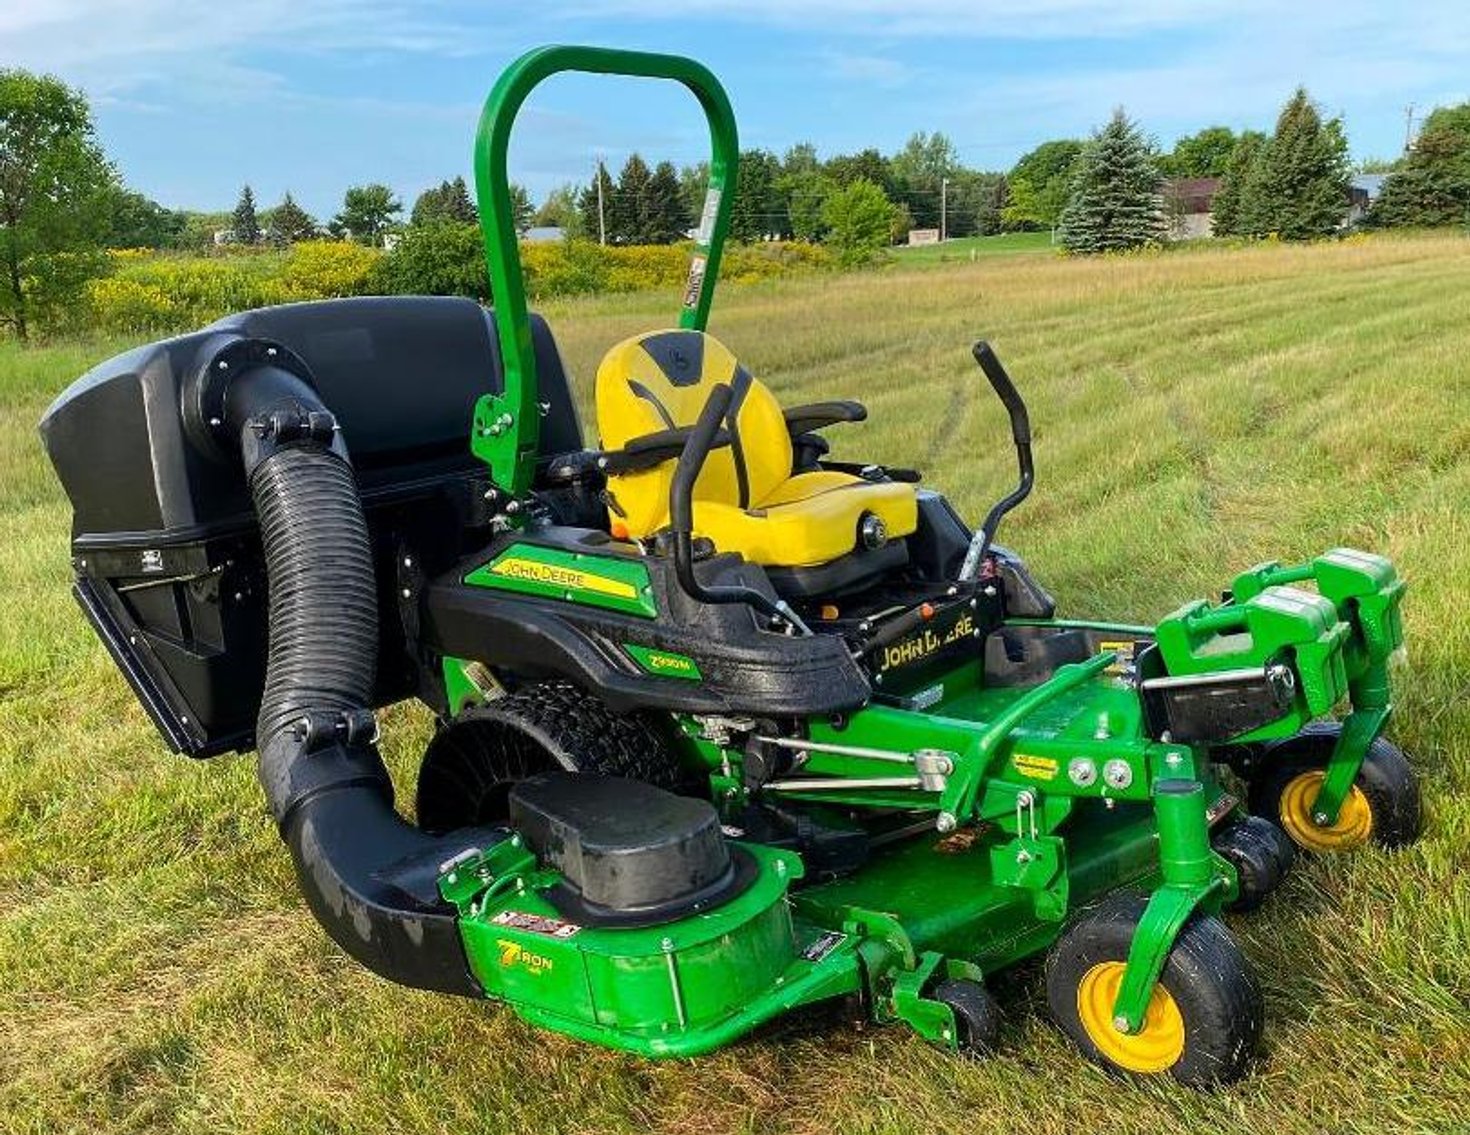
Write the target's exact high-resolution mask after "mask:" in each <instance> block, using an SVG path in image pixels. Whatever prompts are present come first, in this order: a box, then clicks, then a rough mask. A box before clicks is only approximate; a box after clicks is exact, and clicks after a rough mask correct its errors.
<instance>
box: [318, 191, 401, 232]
mask: <svg viewBox="0 0 1470 1135" xmlns="http://www.w3.org/2000/svg"><path fill="white" fill-rule="evenodd" d="M401 212H403V202H402V201H400V200H398V198H397V197H395V196H394V195H393V190H391V189H389V188H388V187H387V186H386V185H380V184H378V183H376V182H374V183H373V184H371V185H354V186H353V187H352V188H351V189H349V190H348V191H347V192H346V193H345V194H343V197H342V211H341V212H339V213H338V214H337V215H336V217H334V218H333V220H332V226H333V228H334V229H335V230H336V231H338V232H340V233H344V234H350V236H351V237H352V239H353V240H355V241H357V242H358V243H359V244H369V245H372V246H374V247H380V246H381V245H382V243H383V235H384V234H385V233H386V232H387V231H388V229H389V228H390V227H391V226H392V224H393V219H394V218H395V217H397V216H398V214H399V213H401Z"/></svg>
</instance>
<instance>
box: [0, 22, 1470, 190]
mask: <svg viewBox="0 0 1470 1135" xmlns="http://www.w3.org/2000/svg"><path fill="white" fill-rule="evenodd" d="M550 42H562V43H568V42H585V43H596V44H603V45H608V46H621V47H638V48H644V49H648V50H656V51H675V52H681V53H684V54H689V55H693V56H695V57H697V58H699V59H701V60H702V61H704V62H705V63H707V64H708V65H710V66H711V67H712V68H713V69H714V70H715V72H716V73H717V74H718V75H720V77H721V78H722V80H723V81H724V83H725V84H726V87H727V88H728V90H729V92H730V95H731V99H732V101H733V102H734V104H735V110H736V114H737V115H738V117H739V119H740V125H741V136H742V143H743V144H744V145H746V146H762V147H766V148H768V149H772V150H776V151H778V152H779V151H781V150H784V149H785V148H786V147H787V146H789V145H791V144H793V143H795V142H800V141H804V140H809V141H812V142H814V143H816V144H817V146H818V149H819V150H820V151H821V152H822V154H823V155H830V154H833V153H839V152H843V151H850V150H854V149H859V148H862V147H864V146H868V145H876V146H878V147H879V148H880V149H882V150H884V151H885V152H891V151H893V150H894V149H896V148H898V147H899V146H900V145H902V143H903V141H904V139H905V138H906V137H907V136H908V135H909V134H910V133H912V132H913V131H914V130H920V129H922V130H942V131H944V132H945V133H946V134H948V135H949V136H950V138H952V139H953V140H954V141H955V143H956V144H957V146H958V148H959V151H960V156H961V158H962V159H963V160H964V162H965V163H966V164H967V165H971V166H975V167H978V168H990V169H1004V168H1006V167H1007V166H1009V165H1010V164H1011V163H1012V162H1013V161H1014V160H1015V158H1016V157H1018V156H1019V155H1020V154H1021V153H1023V152H1025V151H1026V150H1027V149H1029V148H1030V147H1031V146H1033V145H1034V144H1036V143H1037V142H1040V141H1043V140H1045V139H1047V138H1054V137H1060V136H1069V135H1071V136H1080V135H1083V134H1085V133H1086V132H1087V131H1088V130H1089V129H1091V128H1092V127H1093V126H1095V125H1097V124H1098V123H1099V122H1101V121H1102V120H1103V119H1104V118H1106V116H1107V114H1108V112H1109V111H1110V110H1111V108H1112V107H1113V106H1115V105H1119V104H1121V105H1122V106H1124V107H1125V108H1126V109H1127V110H1128V112H1129V113H1130V114H1132V115H1133V116H1134V117H1135V118H1137V119H1139V120H1140V121H1141V122H1142V123H1143V125H1144V127H1145V128H1146V129H1147V130H1148V131H1149V132H1150V133H1151V134H1153V135H1154V136H1155V137H1156V138H1157V139H1158V140H1159V141H1160V142H1161V143H1162V144H1163V145H1165V146H1166V147H1167V146H1168V145H1169V144H1170V143H1171V142H1172V141H1173V140H1174V138H1176V137H1177V136H1178V135H1180V134H1183V133H1189V132H1192V131H1193V130H1195V129H1197V128H1199V127H1201V126H1205V125H1209V124H1212V123H1225V124H1227V125H1230V126H1234V127H1237V128H1239V127H1244V126H1258V127H1266V126H1269V125H1270V123H1271V121H1272V120H1273V118H1274V115H1275V111H1276V109H1277V108H1278V107H1279V105H1280V103H1281V102H1282V100H1283V99H1284V98H1285V97H1286V96H1287V94H1289V92H1290V90H1291V89H1292V87H1293V86H1295V84H1297V83H1298V82H1303V83H1305V84H1306V85H1307V86H1308V88H1309V89H1310V90H1311V92H1312V94H1313V96H1314V97H1315V98H1316V99H1317V100H1318V101H1319V103H1321V105H1322V106H1323V108H1324V109H1326V110H1327V111H1328V112H1330V113H1340V114H1342V115H1343V116H1344V118H1345V120H1346V123H1347V127H1348V134H1349V137H1350V139H1351V142H1352V148H1353V153H1354V155H1355V156H1357V157H1365V156H1382V155H1392V154H1394V153H1396V152H1397V150H1398V149H1399V148H1400V147H1401V146H1402V144H1403V139H1404V127H1405V121H1404V117H1405V116H1404V110H1405V107H1406V106H1408V105H1409V104H1411V103H1412V104H1415V105H1416V106H1417V107H1418V108H1419V113H1420V114H1421V115H1422V114H1423V113H1424V112H1425V111H1426V110H1427V109H1428V108H1429V107H1432V106H1434V105H1435V104H1437V103H1445V102H1452V101H1461V100H1464V99H1466V98H1470V4H1467V3H1466V2H1465V0H1420V2H1418V3H1415V4H1412V5H1410V4H1402V3H1400V4H1388V3H1384V2H1383V0H1330V2H1319V0H1297V2H1295V3H1293V4H1291V5H1289V6H1288V5H1284V4H1281V3H1280V2H1279V0H1193V2H1168V0H1133V2H1125V0H1030V3H1028V4H1026V5H1017V4H1002V3H998V2H995V0H902V2H899V3H891V2H881V0H784V2H783V0H741V2H738V3H729V2H717V0H572V2H569V3H557V2H555V0H545V2H543V3H540V4H527V3H515V4H511V3H504V2H502V0H481V2H480V3H450V2H448V0H430V2H420V3H410V2H408V0H262V2H259V3H250V2H248V0H235V2H233V3H232V2H231V0H214V2H213V3H200V2H199V0H112V2H109V3H99V2H96V0H15V2H14V3H11V4H7V5H5V6H4V7H3V10H0V66H22V67H28V68H31V69H35V70H44V71H50V72H53V73H55V74H57V75H60V76H61V77H62V78H64V79H66V80H67V81H68V82H70V83H73V84H75V85H78V86H80V87H82V88H83V89H85V90H86V91H87V92H88V93H89V94H90V96H91V97H92V100H93V104H94V107H95V111H96V117H97V122H98V127H99V131H100V134H101V137H102V140H103V143H104V145H105V147H106V149H107V150H108V152H109V153H110V154H111V155H112V156H113V158H114V159H115V160H116V162H117V164H118V166H119V167H120V169H121V170H122V172H123V175H124V176H125V178H126V179H127V181H128V182H129V183H130V184H131V185H133V186H134V187H136V188H138V189H140V190H142V191H143V192H146V193H148V194H149V195H150V196H152V197H155V198H156V199H158V200H159V201H162V202H163V203H165V204H167V205H170V206H175V207H191V208H206V209H209V208H213V209H224V208H229V207H231V206H232V205H233V203H234V200H235V197H236V195H237V194H238V192H239V187H240V185H241V184H242V183H243V182H246V181H249V182H250V183H251V184H252V185H253V186H254V188H255V190H256V193H257V197H258V199H259V200H260V201H261V202H262V203H264V204H271V203H274V202H275V201H277V200H279V198H280V196H281V194H282V193H283V192H284V191H286V190H287V189H289V190H291V191H292V192H293V193H294V194H295V195H296V197H297V198H298V200H300V201H301V202H302V203H303V204H304V205H305V206H306V207H307V208H309V209H311V210H312V211H313V212H315V213H317V214H318V215H320V216H323V217H325V216H328V215H330V214H331V213H332V212H333V211H335V209H336V208H337V206H338V205H339V204H340V200H341V194H342V190H343V188H344V187H346V186H347V185H349V184H354V183H361V182H365V181H383V182H386V183H388V184H390V185H392V186H393V187H394V188H395V189H396V190H398V191H399V193H400V194H401V195H402V196H403V197H404V200H405V202H406V203H408V202H411V201H412V199H413V196H414V195H415V194H417V193H418V192H419V191H420V190H421V189H423V188H425V187H426V186H428V185H431V184H434V183H436V182H438V181H439V180H440V179H442V178H444V177H452V176H454V175H455V174H460V173H463V174H465V175H467V176H468V175H469V173H470V149H471V143H472V140H473V136H474V127H475V120H476V117H477V115H478V113H479V107H480V104H481V102H482V100H483V98H484V96H485V93H486V91H487V90H488V89H489V87H490V85H491V83H492V82H493V81H494V78H495V76H496V74H497V73H498V72H499V71H500V69H501V68H502V67H503V66H504V65H505V64H506V63H507V62H509V61H510V60H511V59H512V58H514V57H515V56H516V55H517V54H519V53H520V52H521V51H523V50H525V49H526V48H529V47H532V46H536V45H538V44H542V43H550ZM704 148H705V136H704V127H703V122H702V119H701V118H700V116H699V113H698V111H697V109H696V107H695V105H694V103H693V100H692V99H689V98H688V96H687V95H686V94H685V93H684V92H683V91H682V90H681V89H679V88H677V87H674V86H672V85H669V84H657V83H649V82H646V81H645V82H640V81H636V80H617V79H607V78H592V77H562V78H558V79H554V80H552V81H551V82H550V83H548V84H547V85H546V86H545V87H544V88H542V89H541V90H540V91H539V92H538V93H537V94H536V95H534V96H533V98H532V100H531V102H530V103H528V104H527V108H526V110H525V112H524V115H523V118H522V119H521V122H520V124H519V125H518V132H517V136H516V139H515V141H514V143H513V146H512V174H513V176H515V177H516V178H517V179H518V180H520V181H522V182H524V183H525V184H527V185H528V186H529V187H530V188H531V189H532V191H533V193H534V194H535V195H536V196H537V197H538V198H539V197H540V196H541V195H542V194H544V193H545V191H546V190H548V189H549V188H551V187H552V186H554V185H556V184H557V183H559V182H564V181H569V180H576V181H579V182H584V181H586V180H588V179H589V177H590V171H591V169H592V167H593V164H594V162H595V160H596V157H597V155H598V154H602V155H604V156H605V157H606V159H607V160H608V162H609V163H610V164H612V165H613V166H614V167H616V166H617V165H620V164H621V163H622V161H623V160H624V158H626V156H627V154H628V153H630V152H631V151H633V150H634V149H638V150H640V151H641V152H642V153H643V154H644V155H645V156H647V157H651V158H662V157H669V158H672V159H674V160H675V161H678V162H681V163H682V162H688V161H692V160H695V159H697V158H699V157H701V156H703V153H704Z"/></svg>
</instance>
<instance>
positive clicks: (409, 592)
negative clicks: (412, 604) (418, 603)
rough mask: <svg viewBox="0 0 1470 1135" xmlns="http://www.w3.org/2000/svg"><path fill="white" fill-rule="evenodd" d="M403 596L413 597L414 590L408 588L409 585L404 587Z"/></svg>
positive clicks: (406, 597)
mask: <svg viewBox="0 0 1470 1135" xmlns="http://www.w3.org/2000/svg"><path fill="white" fill-rule="evenodd" d="M403 597H404V598H405V599H411V598H413V592H412V591H410V590H409V589H408V588H407V587H405V588H404V589H403Z"/></svg>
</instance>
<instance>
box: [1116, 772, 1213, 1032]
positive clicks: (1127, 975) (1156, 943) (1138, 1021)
mask: <svg viewBox="0 0 1470 1135" xmlns="http://www.w3.org/2000/svg"><path fill="white" fill-rule="evenodd" d="M1154 813H1155V816H1156V818H1157V822H1158V827H1159V868H1160V873H1161V875H1162V876H1163V885H1162V886H1161V887H1159V888H1158V889H1157V890H1155V891H1154V893H1153V894H1152V895H1150V896H1149V900H1148V906H1147V907H1146V908H1145V909H1144V912H1143V918H1142V919H1140V920H1139V923H1138V926H1137V928H1136V929H1135V930H1134V933H1133V943H1132V945H1131V946H1130V947H1129V949H1128V967H1127V969H1126V971H1125V972H1124V974H1123V981H1122V984H1121V985H1120V986H1119V988H1118V999H1117V1001H1116V1002H1115V1003H1114V1005H1113V1024H1114V1026H1115V1027H1116V1028H1117V1029H1118V1031H1119V1032H1122V1033H1130V1034H1131V1033H1135V1032H1137V1031H1138V1030H1139V1029H1141V1028H1142V1027H1143V1018H1144V1013H1145V1012H1146V1010H1147V1009H1148V1003H1149V1000H1150V998H1151V997H1152V996H1153V991H1154V986H1155V985H1156V984H1157V983H1158V980H1159V975H1160V974H1161V973H1163V972H1164V963H1165V962H1166V961H1167V960H1168V957H1169V951H1170V950H1171V949H1173V948H1174V940H1175V939H1176V938H1177V937H1178V936H1179V931H1180V930H1181V929H1183V927H1184V924H1185V922H1187V921H1188V920H1189V916H1190V915H1191V914H1193V913H1194V911H1195V910H1196V909H1198V908H1199V907H1200V906H1201V905H1205V904H1207V903H1208V902H1209V900H1211V899H1212V898H1214V897H1215V896H1216V894H1217V893H1219V894H1220V895H1221V897H1223V894H1224V892H1225V891H1226V890H1227V888H1228V886H1229V884H1230V883H1231V881H1232V880H1231V879H1230V877H1229V876H1228V875H1227V874H1226V871H1228V865H1226V864H1224V863H1223V862H1222V861H1221V860H1220V859H1219V858H1218V857H1217V856H1216V855H1215V854H1214V852H1213V851H1212V850H1211V848H1210V828H1209V819H1208V817H1207V815H1206V793H1205V786H1204V785H1203V784H1201V783H1200V782H1199V781H1197V780H1184V779H1168V780H1159V781H1157V782H1156V783H1155V784H1154Z"/></svg>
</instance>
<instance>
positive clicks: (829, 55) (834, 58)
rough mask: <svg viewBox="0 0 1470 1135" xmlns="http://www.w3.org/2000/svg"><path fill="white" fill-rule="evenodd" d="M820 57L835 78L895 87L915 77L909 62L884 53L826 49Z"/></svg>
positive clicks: (829, 73) (828, 71) (828, 72)
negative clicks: (902, 61) (900, 60)
mask: <svg viewBox="0 0 1470 1135" xmlns="http://www.w3.org/2000/svg"><path fill="white" fill-rule="evenodd" d="M819 58H820V59H821V61H822V64H823V66H824V68H825V70H826V72H827V74H828V75H830V76H832V78H834V79H840V80H846V81H849V82H857V83H865V84H868V85H870V86H875V87H887V88H893V87H901V86H903V85H904V84H905V83H907V82H908V81H909V79H910V78H912V77H913V69H912V68H910V67H909V65H908V64H906V63H901V62H899V61H898V60H897V59H891V58H889V57H887V56H884V55H863V54H858V53H855V52H848V51H824V52H822V53H821V55H820V56H819Z"/></svg>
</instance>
